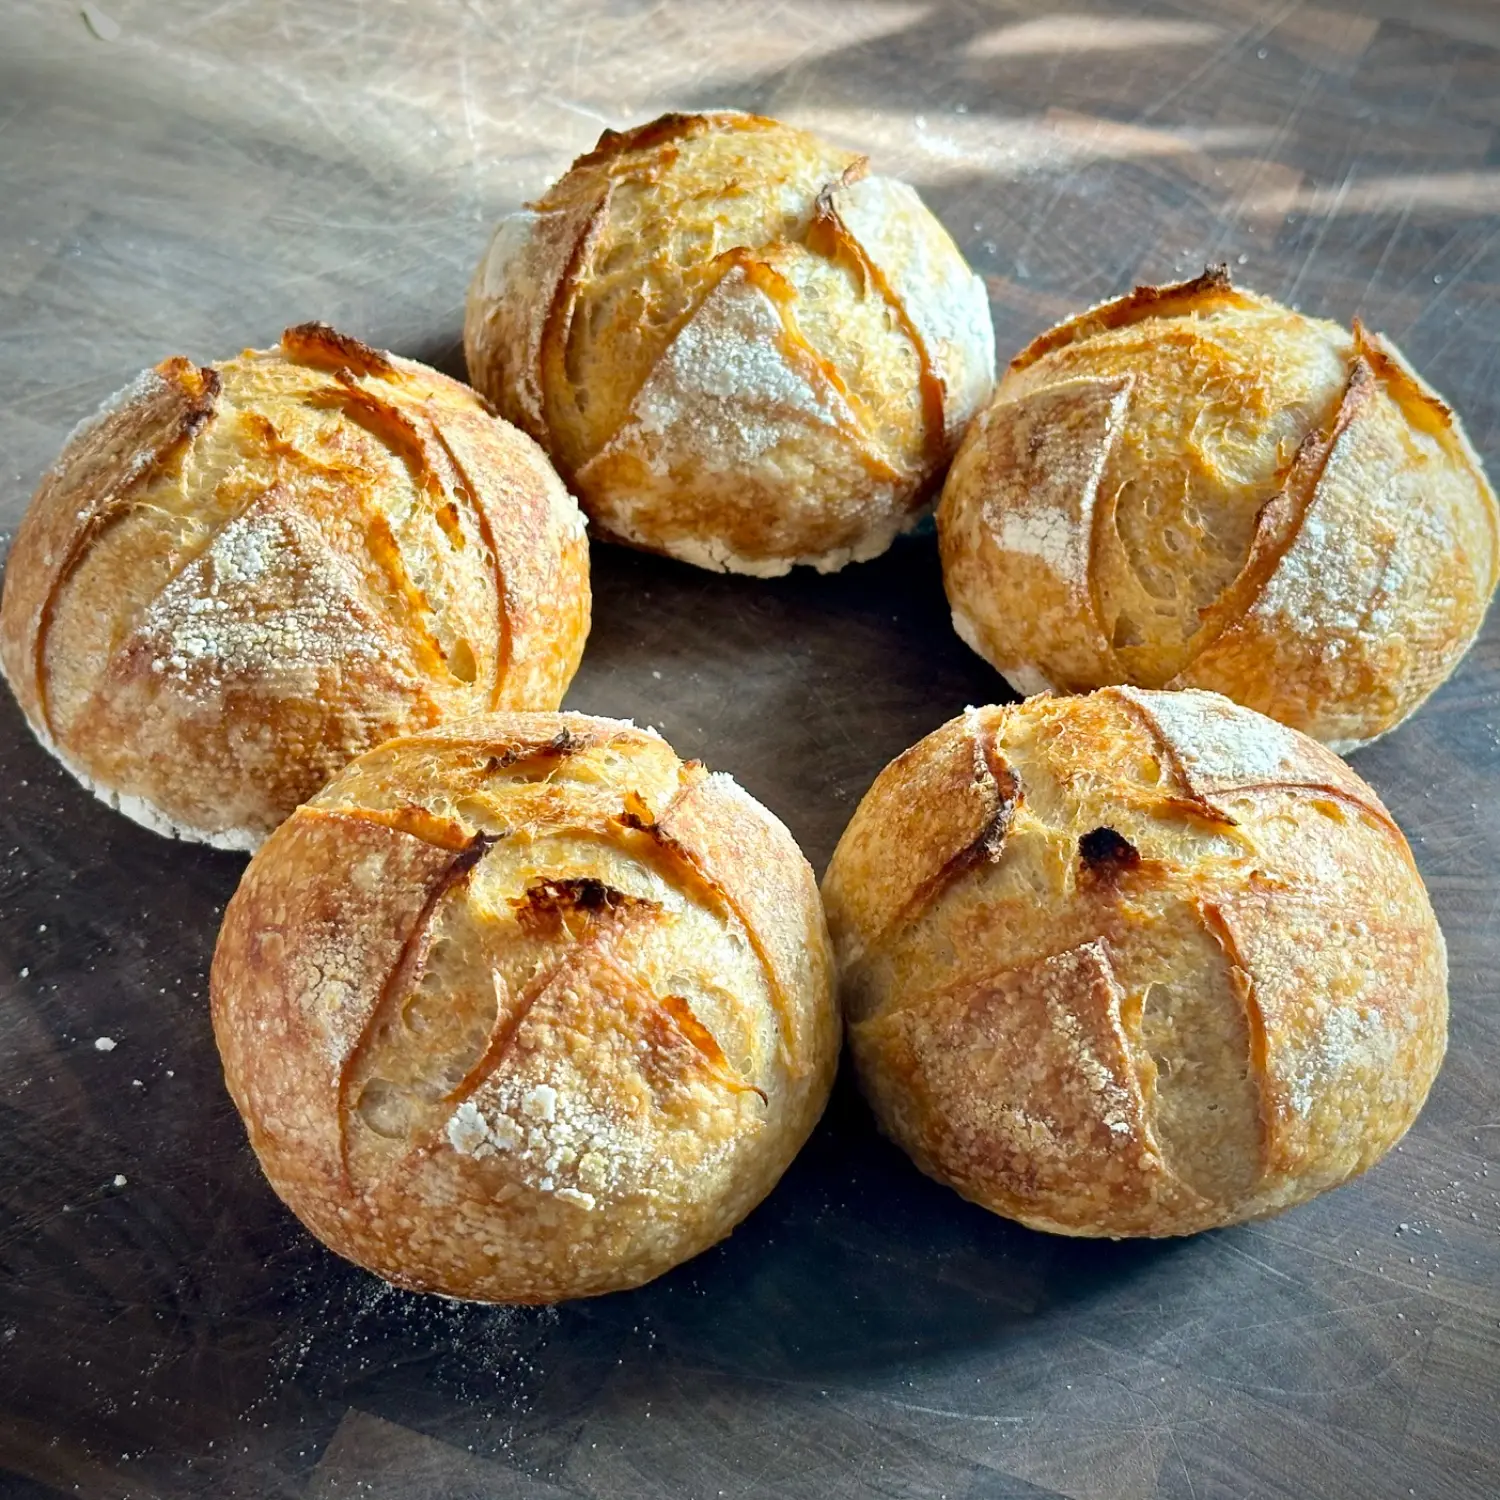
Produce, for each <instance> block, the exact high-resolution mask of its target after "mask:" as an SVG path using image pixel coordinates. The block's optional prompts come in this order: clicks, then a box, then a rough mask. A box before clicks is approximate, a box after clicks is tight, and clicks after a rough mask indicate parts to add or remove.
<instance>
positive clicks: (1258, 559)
mask: <svg viewBox="0 0 1500 1500" xmlns="http://www.w3.org/2000/svg"><path fill="white" fill-rule="evenodd" d="M1376 393H1377V384H1376V379H1375V372H1374V370H1373V368H1372V366H1371V365H1370V362H1369V361H1368V360H1367V359H1366V358H1365V357H1364V356H1363V354H1361V353H1359V352H1358V351H1356V353H1355V356H1354V358H1353V359H1352V360H1351V361H1350V364H1349V377H1348V380H1347V381H1346V383H1345V385H1344V392H1343V395H1342V396H1341V397H1340V398H1339V401H1338V404H1337V406H1336V407H1335V408H1334V409H1333V411H1332V412H1331V414H1330V416H1329V418H1328V420H1327V421H1326V422H1325V423H1324V424H1323V425H1322V426H1320V427H1315V428H1314V429H1313V430H1312V431H1311V432H1309V433H1308V434H1307V436H1306V437H1304V438H1303V439H1302V441H1301V442H1300V443H1299V444H1298V445H1297V451H1296V453H1295V454H1293V455H1292V460H1291V462H1290V463H1289V464H1288V465H1287V467H1286V468H1285V470H1283V472H1282V474H1281V475H1280V477H1279V478H1278V480H1277V485H1276V489H1275V491H1274V493H1273V494H1272V495H1271V498H1270V499H1269V500H1267V501H1266V502H1265V504H1263V505H1262V506H1261V508H1260V510H1259V511H1258V512H1257V514H1256V517H1255V532H1254V535H1253V536H1252V537H1251V540H1250V552H1249V555H1248V556H1247V557H1246V559H1245V564H1244V566H1243V567H1242V568H1241V569H1240V571H1239V573H1238V574H1237V575H1236V576H1235V578H1234V580H1233V581H1232V582H1231V583H1230V584H1229V586H1228V587H1227V588H1226V589H1225V590H1224V592H1223V593H1222V594H1220V595H1219V597H1218V598H1217V599H1215V600H1214V602H1213V603H1212V604H1211V605H1209V606H1208V607H1207V608H1206V609H1205V610H1203V611H1202V612H1201V617H1202V619H1203V626H1202V627H1201V628H1200V630H1199V632H1198V638H1197V641H1196V644H1195V645H1194V648H1193V654H1192V656H1190V657H1189V658H1188V660H1187V661H1186V662H1184V663H1183V665H1182V667H1181V669H1180V670H1179V672H1178V674H1177V677H1178V678H1181V677H1182V676H1183V675H1185V674H1186V673H1188V672H1189V671H1191V669H1192V666H1193V663H1194V662H1195V661H1197V660H1198V659H1199V658H1200V657H1201V656H1202V655H1203V654H1204V653H1205V652H1206V651H1207V650H1208V649H1209V648H1210V647H1211V646H1213V644H1214V643H1215V642H1216V641H1218V640H1219V639H1220V638H1221V637H1222V636H1223V635H1224V634H1225V632H1226V631H1228V630H1230V629H1232V628H1233V627H1234V626H1235V625H1237V624H1239V622H1240V621H1241V620H1243V619H1244V618H1245V616H1246V615H1247V614H1249V612H1250V611H1251V610H1252V609H1253V608H1254V607H1255V604H1256V601H1257V600H1258V599H1259V598H1260V597H1261V595H1262V593H1263V592H1264V591H1265V588H1266V586H1267V585H1268V584H1269V583H1270V581H1271V578H1272V576H1273V575H1274V574H1275V572H1276V569H1277V567H1278V566H1279V565H1280V563H1281V560H1282V559H1283V558H1284V557H1285V556H1286V555H1287V553H1288V552H1289V551H1290V550H1291V548H1292V546H1293V544H1294V543H1295V542H1296V540H1297V537H1298V536H1299V534H1300V533H1301V531H1302V526H1303V523H1304V522H1305V520H1306V519H1307V514H1308V511H1309V510H1310V509H1311V508H1312V505H1313V502H1314V501H1315V500H1316V499H1317V495H1318V486H1319V485H1320V484H1321V483H1322V480H1323V475H1324V473H1325V471H1326V470H1327V468H1328V464H1329V460H1330V459H1331V458H1332V457H1333V454H1334V452H1335V451H1336V449H1337V448H1338V445H1339V443H1340V441H1341V440H1342V438H1343V437H1344V434H1345V433H1346V432H1348V430H1349V428H1350V427H1351V426H1352V425H1353V423H1354V422H1355V421H1356V420H1357V419H1358V418H1359V416H1360V415H1361V413H1362V412H1364V410H1365V409H1366V408H1367V407H1368V406H1369V404H1370V402H1371V401H1373V400H1374V399H1375V396H1376Z"/></svg>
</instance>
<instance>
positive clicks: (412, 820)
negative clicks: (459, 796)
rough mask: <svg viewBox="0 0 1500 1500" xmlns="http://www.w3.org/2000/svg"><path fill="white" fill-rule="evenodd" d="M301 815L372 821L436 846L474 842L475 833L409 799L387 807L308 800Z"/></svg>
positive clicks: (454, 849)
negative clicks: (316, 803) (401, 804)
mask: <svg viewBox="0 0 1500 1500" xmlns="http://www.w3.org/2000/svg"><path fill="white" fill-rule="evenodd" d="M297 816H298V817H299V818H315V819H321V820H323V821H327V822H345V823H370V824H373V825H375V826H376V827H379V828H390V829H392V830H394V831H395V832H396V833H405V834H410V836H411V837H412V838H414V839H420V840H421V841H422V843H424V844H431V845H432V847H433V848H434V849H447V850H449V851H451V852H453V853H458V852H461V851H462V850H464V849H466V848H467V847H468V846H469V844H470V843H471V842H472V840H473V837H474V835H473V834H471V833H470V832H469V830H468V829H466V828H465V827H463V825H462V824H460V823H455V822H454V821H453V820H452V819H451V818H442V817H439V816H438V815H437V814H436V813H432V812H429V811H428V810H427V809H426V808H425V807H419V806H417V804H415V803H412V802H408V803H407V804H406V805H405V806H404V807H398V808H392V809H383V808H374V807H355V806H343V807H317V806H314V805H313V804H311V803H304V804H303V805H302V806H301V807H299V808H298V809H297Z"/></svg>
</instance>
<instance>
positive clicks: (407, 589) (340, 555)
mask: <svg viewBox="0 0 1500 1500" xmlns="http://www.w3.org/2000/svg"><path fill="white" fill-rule="evenodd" d="M588 622H589V580H588V544H587V541H586V538H585V536H584V527H583V518H582V516H581V514H580V513H579V511H578V508H577V506H576V505H575V504H574V503H573V500H572V498H571V497H570V496H569V495H568V493H567V491H566V490H565V489H564V488H563V486H562V483H561V481H559V479H558V478H557V475H556V474H555V473H554V472H553V471H552V469H551V466H550V465H549V464H548V462H547V459H546V457H545V455H544V454H543V453H542V452H541V451H540V450H539V449H538V448H537V447H536V445H535V444H534V443H533V442H532V441H531V439H530V438H528V437H526V436H525V435H524V434H523V433H520V432H517V431H516V430H515V429H514V428H513V427H511V426H509V425H508V424H507V423H505V422H502V421H500V420H498V419H497V418H495V417H494V416H492V415H491V414H490V413H489V411H488V410H487V409H486V407H485V405H484V403H483V402H482V401H481V400H480V399H479V398H478V397H477V396H476V395H475V394H474V393H473V392H472V391H471V390H469V388H468V387H467V386H463V385H460V384H458V382H456V381H453V380H449V379H447V378H446V377H445V376H443V375H439V374H438V373H437V371H435V370H429V369H428V368H427V367H426V366H425V365H419V364H414V363H412V362H411V361H409V360H404V359H396V358H394V357H393V356H391V355H388V354H381V353H378V352H377V351H376V350H374V349H370V348H367V347H366V346H365V345H363V344H361V343H359V342H357V341H356V340H354V339H350V338H345V337H344V336H343V335H341V334H338V333H335V332H334V331H333V330H332V329H331V328H327V327H325V326H323V325H322V324H315V323H312V324H304V325H302V326H300V327H297V328H289V329H288V330H287V331H286V332H285V333H284V334H283V335H282V337H281V343H280V345H279V347H277V348H275V349H265V350H246V351H245V353H243V354H242V355H240V356H239V358H237V359H231V360H229V361H227V362H226V363H224V364H221V365H217V366H208V365H205V366H198V365H194V364H193V363H191V361H189V360H186V359H169V360H166V361H165V362H164V363H162V364H160V365H158V366H157V367H156V368H155V369H154V370H148V371H146V372H145V374H143V375H142V376H141V377H140V378H139V379H138V380H137V381H136V382H135V383H134V384H133V385H131V386H130V387H129V388H128V389H126V390H124V391H122V392H121V393H120V394H119V395H118V396H117V397H115V398H114V400H113V401H112V402H111V403H109V404H108V405H107V406H106V407H105V408H104V409H103V410H102V411H101V412H100V413H99V414H98V415H97V416H96V417H94V418H93V420H92V421H90V422H88V423H85V424H84V425H83V426H82V427H80V428H79V429H78V431H77V432H76V433H75V434H74V436H73V437H72V438H71V439H70V441H69V442H68V444H67V446H66V447H65V448H64V450H63V454H62V457H61V458H60V459H59V460H58V461H57V464H56V466H55V467H54V468H53V469H52V470H51V471H50V472H49V473H48V474H47V475H46V477H45V478H44V479H43V480H42V483H41V487H40V488H39V489H38V490H37V492H36V495H35V497H34V498H33V500H32V502H31V508H30V509H29V510H28V511H27V513H26V516H25V519H24V520H23V521H22V523H21V528H20V530H19V532H18V533H17V535H16V541H15V546H14V547H13V548H12V549H11V554H10V561H9V565H8V566H7V568H6V574H5V597H4V603H3V605H0V662H3V664H4V669H5V675H6V677H7V678H8V679H9V681H10V685H11V688H12V690H13V691H14V692H15V695H16V698H17V700H18V701H19V702H20V705H21V708H22V709H23V710H24V712H25V714H26V717H27V719H28V721H29V722H30V724H31V727H32V729H33V730H34V731H35V733H36V735H37V737H38V738H39V739H40V740H41V741H42V743H43V744H44V745H45V746H46V747H47V748H48V749H49V750H51V751H52V752H53V753H54V754H55V755H56V756H57V757H58V759H59V760H61V761H62V763H63V764H64V765H65V766H66V767H67V768H68V769H69V770H70V771H71V772H72V773H73V774H74V775H75V776H76V777H78V779H79V780H80V781H82V782H83V783H84V784H85V785H86V786H88V787H90V788H91V789H92V790H93V791H94V792H95V793H96V794H97V795H98V796H100V797H101V798H103V799H104V800H105V801H107V802H109V803H110V804H111V805H112V806H115V807H117V808H119V809H120V811H121V812H124V813H127V814H129V815H130V816H131V817H133V818H135V819H136V820H137V821H139V822H142V823H145V824H146V825H147V826H149V827H153V828H156V829H159V830H160V831H162V832H165V833H171V834H175V835H177V836H178V837H181V838H191V839H201V840H203V841H205V842H207V843H211V844H217V845H220V846H221V847H224V848H238V849H249V848H254V847H255V846H256V845H257V844H258V843H259V842H260V841H261V839H263V838H264V837H265V835H266V834H267V833H269V832H270V830H271V829H272V828H274V827H275V826H276V824H277V823H279V822H280V821H281V820H282V818H284V817H285V816H286V815H287V814H288V813H289V812H290V811H291V810H292V809H293V808H294V807H295V806H296V805H297V804H298V803H299V802H301V801H302V800H303V799H304V798H306V797H310V796H311V795H312V794H313V793H314V792H315V791H317V789H318V788H319V787H320V786H322V785H323V783H324V782H325V781H326V780H327V779H328V777H329V776H330V775H332V774H333V772H334V771H336V770H338V769H339V768H340V767H341V766H342V765H343V764H344V763H345V762H346V761H348V760H349V759H350V758H351V757H352V756H355V755H358V754H359V753H360V752H361V751H363V750H367V749H369V748H370V747H371V746H372V745H377V744H379V743H380V742H381V741H382V740H384V739H388V738H390V737H391V736H392V735H395V734H402V733H407V732H409V731H411V730H414V729H420V728H423V727H425V726H427V725H430V724H435V723H437V722H439V721H440V720H442V719H445V718H449V717H453V716H456V715H461V714H468V713H474V712H478V711H482V710H486V709H491V708H524V709H554V708H556V707H557V705H558V703H559V701H560V700H561V698H562V694H563V692H564V690H565V689H566V687H567V685H568V682H569V681H570V680H571V678H572V676H573V673H574V671H575V670H576V669H577V666H578V658H579V655H580V653H581V652H582V650H583V641H584V637H585V636H586V635H587V633H588Z"/></svg>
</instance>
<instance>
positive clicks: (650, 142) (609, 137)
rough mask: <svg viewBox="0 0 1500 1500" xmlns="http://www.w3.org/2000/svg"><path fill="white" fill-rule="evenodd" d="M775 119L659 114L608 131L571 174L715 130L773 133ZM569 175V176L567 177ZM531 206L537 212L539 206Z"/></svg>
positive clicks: (718, 112) (734, 113) (726, 113)
mask: <svg viewBox="0 0 1500 1500" xmlns="http://www.w3.org/2000/svg"><path fill="white" fill-rule="evenodd" d="M776 128H777V122H776V121H775V120H770V119H767V118H766V117H765V116H764V115H753V114H742V113H740V111H738V110H715V111H712V112H710V113H707V114H700V115H690V114H682V113H679V112H677V111H669V112H668V113H667V114H664V115H658V116H657V117H656V119H654V120H648V121H646V123H645V124H644V125H634V126H631V127H630V128H629V129H628V130H605V131H603V132H602V133H601V134H600V136H599V139H598V140H597V141H596V142H595V143H594V146H593V149H592V150H590V151H586V152H584V154H583V155H582V156H580V157H577V158H576V159H575V160H574V162H573V165H572V166H571V167H569V168H568V171H570V172H571V171H575V170H576V169H578V168H579V167H596V166H603V165H604V164H606V163H607V162H611V161H614V160H615V159H616V158H618V157H620V156H624V155H627V154H628V153H630V152H632V151H644V150H648V149H649V148H651V147H652V146H663V145H666V144H667V143H668V142H670V141H679V140H690V139H691V138H692V137H694V136H699V135H708V134H710V133H712V132H713V131H716V130H774V129H776ZM564 175H566V174H564ZM528 207H530V208H532V209H536V208H537V207H538V205H537V204H529V205H528Z"/></svg>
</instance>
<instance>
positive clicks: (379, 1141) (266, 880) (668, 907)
mask: <svg viewBox="0 0 1500 1500" xmlns="http://www.w3.org/2000/svg"><path fill="white" fill-rule="evenodd" d="M832 975H833V969H832V955H831V953H830V951H829V947H828V937H827V931H826V928H825V926H824V922H823V911H822V906H821V904H820V902H819V899H818V891H817V886H816V884H815V883H814V880H813V875H812V871H811V870H810V869H809V868H808V866H807V862H806V861H805V860H804V859H803V858H802V855H801V853H800V852H799V851H798V849H797V846H796V844H795V843H793V841H792V838H791V836H790V835H789V834H788V833H787V831H786V829H785V828H783V827H782V825H781V824H780V823H779V822H777V820H776V819H775V818H774V817H772V816H771V814H770V813H768V812H767V811H766V810H765V808H763V807H762V806H761V805H760V804H759V803H758V802H755V801H754V800H753V799H752V798H750V797H749V796H747V795H746V794H745V793H744V792H743V791H741V790H740V788H739V787H738V786H737V785H736V784H735V783H734V782H733V781H732V780H731V779H730V778H729V777H728V776H724V775H713V774H710V773H709V772H707V771H705V770H704V769H703V767H702V766H701V765H700V764H699V763H698V762H696V761H689V762H687V763H684V762H682V761H680V760H679V759H678V758H677V756H676V755H674V754H673V752H672V750H671V747H670V746H668V745H667V744H666V742H665V741H664V740H662V739H661V738H660V737H659V736H657V735H656V734H655V733H653V732H651V731H649V730H648V731H643V730H639V729H636V728H634V727H633V726H632V725H630V724H625V723H620V722H618V721H616V720H612V719H593V718H586V717H583V716H582V715H578V714H561V715H559V714H497V715H493V716H488V717H478V718H473V719H467V720H464V721H461V722H458V723H454V724H451V725H445V726H443V727H441V728H439V729H435V730H431V731H428V732H427V733H425V734H421V735H415V736H412V737H409V738H403V739H398V740H395V741H392V742H391V743H389V744H387V745H384V746H382V747H381V748H379V749H378V750H374V751H371V752H370V753H369V754H368V755H365V756H363V757H361V758H360V759H359V760H357V761H355V762H354V763H353V764H352V765H350V766H349V767H348V768H347V769H346V770H345V771H344V772H343V773H342V774H341V775H339V776H337V777H336V778H335V779H334V780H333V781H332V782H330V783H329V785H328V786H327V787H325V788H324V790H323V791H322V792H321V793H319V795H318V796H317V797H315V798H314V799H313V800H312V801H311V802H309V803H307V804H306V805H305V806H303V807H300V808H298V809H297V811H296V812H295V813H293V814H292V816H291V817H290V818H289V819H288V820H287V822H286V823H284V824H283V825H282V826H281V827H280V828H279V829H278V830H277V831H276V832H275V834H273V835H272V837H271V838H270V840H269V841H268V842H267V843H266V845H265V847H264V848H263V849H262V850H261V851H260V853H259V854H258V855H256V857H255V858H254V859H253V860H252V861H251V863H250V867H249V869H248V870H247V871H246V872H245V877H244V880H243V881H242V882H241V884H240V887H239V890H238V891H237V892H236V893H235V896H234V899H233V900H232V901H231V902H230V903H229V906H228V909H227V910H226V912H225V915H224V925H223V929H222V931H221V932H220V935H219V942H218V948H217V950H216V952H215V954H214V961H213V972H212V995H213V1022H214V1032H215V1035H216V1036H217V1038H218V1043H219V1051H220V1054H221V1056H222V1058H223V1062H224V1076H225V1079H226V1081H227V1083H228V1085H229V1091H230V1093H231V1094H232V1095H233V1097H234V1102H235V1104H236V1105H237V1106H238V1108H239V1111H240V1113H241V1115H242V1116H243V1117H244V1120H245V1125H246V1128H247V1129H248V1131H249V1134H250V1142H251V1144H252V1146H253V1147H254V1148H255V1152H256V1154H257V1156H258V1157H259V1158H260V1163H261V1166H262V1167H263V1168H264V1170H265V1173H266V1176H267V1178H268V1179H269V1180H270V1183H271V1186H272V1187H273V1188H275V1190H276V1191H277V1192H278V1193H279V1194H280V1195H281V1197H282V1198H283V1200H284V1201H285V1202H286V1203H287V1205H288V1206H289V1207H290V1208H291V1209H292V1211H293V1212H294V1213H296V1214H297V1216H298V1217H299V1218H300V1219H301V1220H302V1222H303V1223H304V1224H306V1225H307V1227H308V1228H309V1229H310V1230H311V1231H312V1232H313V1233H314V1234H315V1235H317V1236H318V1238H319V1239H321V1240H322V1241H323V1242H324V1243H325V1244H327V1245H328V1246H329V1247H330V1248H331V1249H333V1250H335V1251H337V1252H338V1253H339V1254H341V1255H345V1256H347V1257H348V1258H349V1259H351V1260H354V1261H357V1262H358V1263H359V1264H360V1265H363V1266H366V1267H367V1268H369V1269H370V1270H372V1271H374V1272H376V1273H377V1274H378V1275H380V1276H383V1277H385V1278H386V1279H387V1280H389V1281H393V1282H395V1283H396V1284H397V1285H399V1286H404V1287H411V1288H414V1289H416V1290H420V1291H432V1292H442V1293H444V1294H446V1295H448V1296H451V1297H463V1298H471V1299H474V1300H477V1301H485V1302H529V1303H536V1302H555V1301H558V1300H561V1299H563V1298H568V1297H586V1296H592V1295H594V1294H596V1293H599V1292H608V1291H614V1290H617V1289H620V1288H623V1287H631V1286H636V1285H638V1284H639V1283H641V1282H643V1281H648V1280H650V1279H651V1278H652V1277H653V1276H658V1275H660V1274H661V1273H662V1272H663V1271H666V1270H668V1269H669V1268H670V1267H672V1266H675V1265H676V1264H678V1262H680V1261H683V1260H686V1259H687V1258H688V1257H689V1256H692V1255H696V1254H697V1253H698V1252H699V1251H700V1250H703V1249H705V1248H707V1247H708V1246H709V1245H712V1244H713V1243H714V1242H715V1241H716V1240H719V1239H722V1238H723V1237H724V1236H725V1235H726V1234H728V1233H729V1232H730V1230H731V1229H733V1228H734V1226H735V1225H736V1224H738V1223H739V1221H740V1220H741V1219H742V1218H744V1216H745V1215H746V1214H747V1213H749V1212H750V1210H751V1209H752V1208H754V1207H755V1205H756V1204H757V1203H759V1202H760V1200H761V1199H762V1198H763V1197H765V1195H766V1194H767V1193H768V1192H769V1191H770V1190H771V1188H772V1186H773V1185H774V1183H775V1182H776V1180H777V1178H778V1177H780V1176H781V1174H782V1172H783V1171H784V1170H785V1169H786V1167H787V1165H788V1164H789V1163H790V1162H791V1160H792V1158H793V1156H795V1155H796V1153H797V1151H798V1149H799V1148H800V1147H801V1145H802V1143H803V1142H804V1141H805V1140H806V1139H807V1136H808V1134H809V1132H810V1131H811V1130H812V1127H813V1125H814V1123H815V1122H816V1121H817V1119H818V1116H819V1115H820V1114H821V1113H822V1110H823V1106H824V1103H825V1102H826V1100H827V1097H828V1091H829V1088H830V1086H831V1084H832V1081H833V1073H834V1067H835V1064H836V1062H837V1056H838V1046H839V1023H838V1015H837V1009H836V1006H835V1002H834V994H833V978H832Z"/></svg>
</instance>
